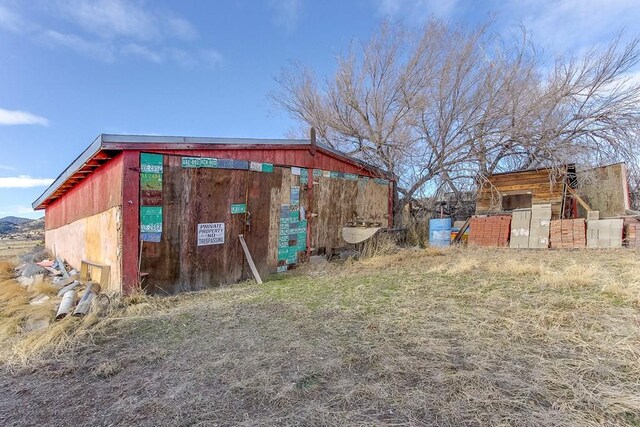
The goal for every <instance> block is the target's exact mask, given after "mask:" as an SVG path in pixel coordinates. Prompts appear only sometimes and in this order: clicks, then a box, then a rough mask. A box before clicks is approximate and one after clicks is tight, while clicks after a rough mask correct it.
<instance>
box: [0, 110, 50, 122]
mask: <svg viewBox="0 0 640 427" xmlns="http://www.w3.org/2000/svg"><path fill="white" fill-rule="evenodd" d="M0 125H41V126H48V125H49V120H47V119H45V118H44V117H41V116H36V115H35V114H32V113H29V112H27V111H19V110H5V109H4V108H0Z"/></svg>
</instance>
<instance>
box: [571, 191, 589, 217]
mask: <svg viewBox="0 0 640 427" xmlns="http://www.w3.org/2000/svg"><path fill="white" fill-rule="evenodd" d="M567 190H569V193H571V195H572V196H573V197H575V199H576V200H577V201H578V203H580V205H581V206H582V207H583V208H585V209H586V210H587V212H590V211H591V208H590V207H589V205H588V204H587V202H585V201H584V200H582V197H580V196H579V195H578V193H576V190H574V189H573V188H571V187H569V186H568V185H567Z"/></svg>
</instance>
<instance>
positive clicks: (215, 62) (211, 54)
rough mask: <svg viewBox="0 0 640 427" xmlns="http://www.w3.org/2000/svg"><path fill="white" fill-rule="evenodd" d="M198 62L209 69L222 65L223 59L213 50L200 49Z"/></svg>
mask: <svg viewBox="0 0 640 427" xmlns="http://www.w3.org/2000/svg"><path fill="white" fill-rule="evenodd" d="M199 56H200V60H201V61H202V62H203V63H204V64H206V65H208V66H209V67H211V68H216V67H219V66H221V65H222V64H224V57H223V56H222V54H221V53H220V52H218V51H217V50H215V49H201V50H200V53H199Z"/></svg>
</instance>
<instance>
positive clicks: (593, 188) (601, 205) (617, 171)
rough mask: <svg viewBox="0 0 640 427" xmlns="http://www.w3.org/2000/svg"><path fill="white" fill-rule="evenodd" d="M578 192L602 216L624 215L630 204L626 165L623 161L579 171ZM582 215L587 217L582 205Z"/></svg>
mask: <svg viewBox="0 0 640 427" xmlns="http://www.w3.org/2000/svg"><path fill="white" fill-rule="evenodd" d="M578 184H579V185H578V189H577V191H578V194H579V195H580V197H582V199H584V201H586V202H587V204H588V205H589V207H590V208H591V210H594V211H599V212H600V217H601V218H606V217H612V216H616V215H624V214H625V213H626V210H627V209H629V208H630V206H629V190H628V185H627V176H626V167H625V165H624V164H623V163H619V164H615V165H609V166H603V167H599V168H595V169H591V170H588V171H582V172H578ZM579 209H580V215H581V216H585V217H586V211H585V209H584V208H583V207H582V206H580V207H579Z"/></svg>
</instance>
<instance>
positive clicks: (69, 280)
mask: <svg viewBox="0 0 640 427" xmlns="http://www.w3.org/2000/svg"><path fill="white" fill-rule="evenodd" d="M22 261H23V263H22V264H21V265H19V266H18V267H17V268H16V269H15V273H16V275H17V277H16V281H17V282H18V283H19V284H20V285H21V286H22V287H23V288H26V290H27V291H29V292H32V293H33V294H34V295H35V296H34V297H33V298H31V299H30V302H29V304H30V305H41V304H45V303H47V304H51V303H54V302H56V303H57V304H56V307H55V314H56V315H55V319H56V320H60V319H64V318H65V317H67V316H68V315H73V316H77V317H81V316H84V315H86V314H87V313H88V312H89V310H90V308H91V303H92V301H93V300H94V299H95V297H96V296H97V295H99V294H100V290H101V286H100V284H98V283H96V282H93V281H91V280H90V278H89V277H81V273H80V272H78V271H77V270H76V269H74V268H72V267H71V266H70V265H68V264H67V263H66V262H65V261H64V260H63V259H62V258H60V257H50V256H49V255H48V253H47V252H46V251H44V250H41V251H35V252H31V253H28V254H26V255H24V256H23V257H22ZM43 285H44V286H43ZM43 287H44V288H45V289H46V290H47V291H46V292H45V291H43V292H39V290H40V289H42V288H43ZM56 292H57V293H56ZM56 300H57V301H56ZM48 324H49V322H46V323H45V322H42V324H41V325H40V324H39V325H38V327H37V328H36V329H42V328H44V327H46V326H48ZM29 329H30V330H33V328H29Z"/></svg>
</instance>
